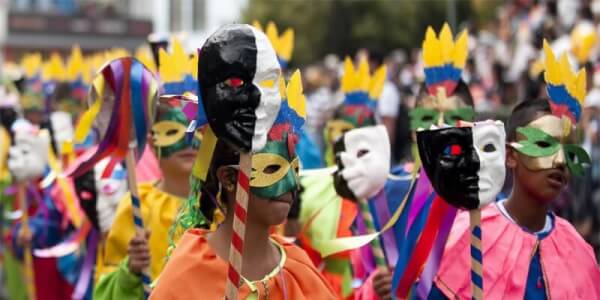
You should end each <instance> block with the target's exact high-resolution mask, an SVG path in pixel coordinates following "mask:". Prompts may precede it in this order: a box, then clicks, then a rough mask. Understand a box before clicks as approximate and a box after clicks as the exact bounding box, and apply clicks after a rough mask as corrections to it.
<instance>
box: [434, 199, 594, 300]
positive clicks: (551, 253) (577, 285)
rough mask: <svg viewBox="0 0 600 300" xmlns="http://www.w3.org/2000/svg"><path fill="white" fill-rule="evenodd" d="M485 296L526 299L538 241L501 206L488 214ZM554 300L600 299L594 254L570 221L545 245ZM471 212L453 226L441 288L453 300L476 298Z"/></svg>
mask: <svg viewBox="0 0 600 300" xmlns="http://www.w3.org/2000/svg"><path fill="white" fill-rule="evenodd" d="M481 215H482V217H481V219H482V220H481V224H482V235H483V240H482V243H483V245H482V247H483V253H484V254H483V278H484V279H483V292H484V298H485V299H523V296H524V295H525V287H526V282H527V274H528V272H529V265H530V262H531V258H532V256H533V253H534V250H535V247H536V242H537V238H536V237H535V236H534V235H532V234H530V233H527V232H525V231H524V230H523V229H521V228H520V227H519V226H518V225H516V224H514V223H512V222H511V221H510V220H508V219H507V218H506V217H505V216H503V215H502V214H501V213H500V211H499V209H498V207H497V206H496V205H495V204H490V205H488V206H486V207H485V208H483V209H482V213H481ZM539 248H540V258H541V259H540V261H541V264H542V269H543V273H544V281H545V284H546V292H547V293H548V296H549V299H600V269H599V268H598V263H597V262H596V258H595V256H594V252H593V250H592V248H591V247H590V245H588V244H587V243H586V242H585V241H584V240H583V238H582V237H581V236H580V235H579V234H578V233H577V232H576V231H575V229H574V228H573V226H571V224H569V223H568V222H567V221H566V220H564V219H562V218H559V217H556V218H555V224H554V229H553V230H552V232H551V233H550V234H549V235H548V236H547V237H546V238H544V239H542V240H541V241H540V242H539ZM470 269H471V263H470V232H469V213H468V212H461V213H460V214H459V215H458V216H457V218H456V220H455V222H454V226H453V227H452V232H451V233H450V236H449V237H448V242H447V244H446V248H445V250H444V256H443V258H442V263H441V265H440V269H439V272H438V275H437V276H436V278H435V283H436V285H437V287H438V288H439V289H440V290H441V291H442V292H443V293H444V294H445V295H446V296H447V297H448V298H450V299H455V298H459V299H470V298H471V275H470V273H471V272H470Z"/></svg>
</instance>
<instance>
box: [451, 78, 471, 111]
mask: <svg viewBox="0 0 600 300" xmlns="http://www.w3.org/2000/svg"><path fill="white" fill-rule="evenodd" d="M454 95H456V96H459V97H460V98H461V99H462V100H463V101H464V102H465V104H466V105H468V106H473V105H474V102H473V96H472V95H471V90H470V89H469V86H468V85H467V84H466V83H465V82H464V81H463V80H462V79H461V80H459V81H458V85H457V86H456V89H455V90H454Z"/></svg>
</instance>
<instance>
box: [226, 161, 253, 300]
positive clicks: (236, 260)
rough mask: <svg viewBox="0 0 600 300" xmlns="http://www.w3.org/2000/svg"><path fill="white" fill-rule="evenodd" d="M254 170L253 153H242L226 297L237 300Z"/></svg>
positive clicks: (229, 299)
mask: <svg viewBox="0 0 600 300" xmlns="http://www.w3.org/2000/svg"><path fill="white" fill-rule="evenodd" d="M251 171H252V153H242V154H240V169H239V171H238V180H237V189H236V193H235V206H234V214H233V234H232V235H231V245H230V247H229V268H228V270H227V286H226V287H225V298H226V299H228V300H237V296H238V287H239V285H240V279H241V278H242V260H243V255H244V240H245V234H246V216H247V212H248V198H249V197H250V176H249V175H250V172H251Z"/></svg>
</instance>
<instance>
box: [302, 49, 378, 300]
mask: <svg viewBox="0 0 600 300" xmlns="http://www.w3.org/2000/svg"><path fill="white" fill-rule="evenodd" d="M385 76H386V69H385V67H380V68H379V69H377V71H375V73H374V74H373V75H371V74H369V65H368V62H367V60H361V61H360V62H359V64H358V65H357V66H355V65H354V64H353V63H352V61H351V60H350V58H346V60H345V62H344V74H343V76H342V78H341V83H342V91H343V92H344V93H345V99H344V104H343V105H342V107H341V108H340V109H339V110H338V112H337V113H336V116H335V117H334V119H332V120H330V121H329V122H328V123H327V124H326V126H325V129H324V139H325V144H326V153H325V160H326V161H327V164H328V165H330V166H332V165H334V164H335V153H334V149H333V148H334V144H335V142H336V141H337V140H339V139H340V138H341V137H342V136H343V134H344V133H345V132H347V131H349V130H352V129H354V128H360V127H367V126H372V125H375V114H374V110H375V106H376V103H377V102H376V101H377V99H378V97H379V95H380V94H381V91H382V88H383V83H384V81H385ZM375 132H376V133H377V134H376V135H375V136H377V137H383V136H381V135H380V134H379V131H375ZM370 138H371V137H370ZM385 138H387V134H385ZM386 145H387V147H388V148H389V141H388V142H387V143H386ZM331 173H332V171H331V170H328V169H316V170H311V171H310V172H308V173H307V175H306V176H302V178H301V184H302V187H303V192H302V194H301V199H302V206H301V210H300V219H299V221H300V223H301V226H302V228H303V229H302V231H301V232H300V242H301V245H302V247H303V248H304V249H305V250H306V251H307V252H308V253H309V254H310V256H311V258H312V259H313V262H314V263H315V265H317V266H319V265H321V264H322V265H323V269H322V270H323V271H322V274H323V276H325V277H326V278H327V280H328V282H329V283H330V284H331V285H332V287H333V288H334V290H335V291H336V294H337V295H338V296H340V297H343V298H345V297H348V296H350V295H351V294H352V269H351V266H350V257H349V252H343V253H340V254H337V255H334V256H331V257H327V258H324V257H322V256H321V254H320V252H321V246H320V245H321V243H322V242H324V241H328V240H332V239H335V238H339V237H348V236H352V231H351V230H350V226H351V225H352V222H353V221H354V219H355V217H356V214H357V207H356V204H354V203H352V201H350V200H344V199H343V198H342V197H340V196H338V195H337V194H336V191H335V187H334V178H333V176H332V175H331ZM317 224H319V225H317Z"/></svg>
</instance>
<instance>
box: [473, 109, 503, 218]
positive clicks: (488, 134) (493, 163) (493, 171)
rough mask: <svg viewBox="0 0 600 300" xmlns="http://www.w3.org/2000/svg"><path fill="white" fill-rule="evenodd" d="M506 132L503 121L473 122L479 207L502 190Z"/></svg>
mask: <svg viewBox="0 0 600 300" xmlns="http://www.w3.org/2000/svg"><path fill="white" fill-rule="evenodd" d="M505 143H506V133H505V131H504V123H502V122H500V121H491V120H488V121H484V122H476V123H473V146H474V148H475V151H476V152H477V155H478V156H479V171H478V172H477V175H478V177H479V183H478V184H479V207H482V206H484V205H486V204H488V203H491V202H493V201H494V200H495V199H496V196H497V195H498V193H500V191H501V190H502V186H503V185H504V179H505V177H506V168H505V165H504V162H505V160H506V148H505Z"/></svg>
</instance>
